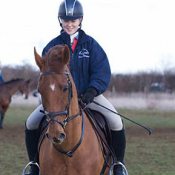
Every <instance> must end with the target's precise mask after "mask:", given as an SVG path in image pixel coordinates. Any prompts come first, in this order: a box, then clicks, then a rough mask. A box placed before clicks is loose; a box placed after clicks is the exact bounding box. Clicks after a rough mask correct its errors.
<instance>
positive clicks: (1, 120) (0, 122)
mask: <svg viewBox="0 0 175 175" xmlns="http://www.w3.org/2000/svg"><path fill="white" fill-rule="evenodd" d="M0 115H1V118H0V129H2V128H3V127H2V123H3V120H4V113H3V112H2V111H0Z"/></svg>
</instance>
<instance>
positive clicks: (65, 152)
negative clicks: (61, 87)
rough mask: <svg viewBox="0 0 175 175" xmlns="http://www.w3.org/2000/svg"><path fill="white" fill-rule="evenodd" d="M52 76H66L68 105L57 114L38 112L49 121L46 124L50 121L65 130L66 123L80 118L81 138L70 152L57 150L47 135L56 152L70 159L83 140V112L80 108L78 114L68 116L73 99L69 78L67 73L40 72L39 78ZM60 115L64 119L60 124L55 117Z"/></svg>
mask: <svg viewBox="0 0 175 175" xmlns="http://www.w3.org/2000/svg"><path fill="white" fill-rule="evenodd" d="M52 74H65V75H66V76H67V83H68V90H69V92H68V104H67V106H66V108H65V110H63V111H57V112H47V111H46V110H44V111H40V112H42V113H44V114H45V115H46V116H48V117H49V119H47V122H48V124H49V123H50V122H51V121H54V122H57V123H59V124H60V125H61V126H62V127H63V129H65V127H66V125H67V123H68V122H69V121H71V120H72V119H74V118H76V117H77V116H82V133H81V138H80V140H79V142H78V143H77V144H76V145H75V146H74V147H73V148H72V149H71V150H70V151H65V150H62V149H60V148H57V147H56V145H55V144H54V142H53V141H52V139H51V137H50V136H49V134H47V135H46V136H47V138H48V139H49V140H50V141H51V142H52V144H53V146H54V148H55V149H56V150H57V151H58V152H61V153H63V154H66V155H68V156H69V157H72V156H73V152H74V151H75V150H76V149H77V148H78V147H79V146H80V144H81V142H82V140H83V136H84V115H83V111H82V109H81V108H80V112H78V113H77V114H75V115H73V116H71V117H70V116H69V109H70V102H71V99H72V97H73V94H72V83H71V81H70V78H69V73H68V72H67V71H61V72H60V73H57V72H41V73H40V76H43V75H52ZM62 115H65V116H66V117H65V119H64V121H63V122H62V121H61V120H60V119H57V118H55V117H58V116H62Z"/></svg>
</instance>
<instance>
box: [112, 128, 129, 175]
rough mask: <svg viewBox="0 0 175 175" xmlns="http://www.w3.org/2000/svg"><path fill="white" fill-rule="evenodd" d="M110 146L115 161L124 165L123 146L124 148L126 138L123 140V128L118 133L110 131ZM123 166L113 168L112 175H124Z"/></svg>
mask: <svg viewBox="0 0 175 175" xmlns="http://www.w3.org/2000/svg"><path fill="white" fill-rule="evenodd" d="M111 135H112V146H113V149H114V152H115V155H116V157H117V161H119V162H121V163H122V164H123V163H124V155H125V146H126V138H125V129H124V128H123V129H122V130H120V131H112V130H111ZM124 172H125V171H124V169H123V166H122V165H120V164H118V165H115V166H114V175H125V173H124Z"/></svg>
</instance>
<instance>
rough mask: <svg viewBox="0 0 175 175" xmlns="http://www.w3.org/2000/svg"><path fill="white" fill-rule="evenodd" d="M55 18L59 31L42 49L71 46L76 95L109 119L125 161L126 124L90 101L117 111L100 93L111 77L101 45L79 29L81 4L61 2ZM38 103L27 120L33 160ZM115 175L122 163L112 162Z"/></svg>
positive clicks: (120, 174)
mask: <svg viewBox="0 0 175 175" xmlns="http://www.w3.org/2000/svg"><path fill="white" fill-rule="evenodd" d="M58 20H59V23H60V26H61V27H62V30H61V34H60V35H59V36H57V37H56V38H54V39H53V40H51V41H50V42H49V43H48V44H47V46H46V47H45V48H44V49H43V53H42V55H44V54H45V53H46V52H47V51H48V50H49V49H50V48H52V47H53V46H55V45H58V44H62V45H65V44H67V45H68V46H69V50H70V53H71V54H70V55H71V58H70V63H69V67H70V71H71V74H72V77H73V79H74V82H75V85H76V88H77V92H78V96H79V97H81V98H82V101H83V102H84V103H86V104H88V107H89V108H91V109H94V110H98V111H100V112H102V113H103V114H104V116H105V117H106V118H107V120H108V121H109V126H110V129H111V133H112V145H113V148H114V151H115V154H116V157H117V160H118V161H120V162H122V163H124V153H125V143H126V139H125V128H124V124H123V122H122V120H121V118H120V116H118V115H116V114H113V113H112V112H109V111H108V110H106V109H104V108H102V107H100V106H98V105H96V104H95V103H93V102H92V101H93V100H94V101H95V102H98V103H100V104H101V105H103V106H106V107H107V108H109V109H111V110H113V111H116V110H115V108H114V107H113V106H112V105H111V104H110V103H109V101H108V100H107V99H106V98H105V97H104V96H103V95H102V93H103V92H104V91H106V89H107V87H108V84H109V81H110V77H111V72H110V66H109V62H108V58H107V56H106V54H105V52H104V50H103V49H102V47H101V46H100V45H99V44H98V43H97V41H95V40H94V39H93V38H92V37H90V36H89V35H86V33H85V32H84V31H83V30H82V29H81V24H82V21H83V7H82V5H81V3H80V2H79V1H77V0H65V1H63V2H62V3H61V4H60V7H59V12H58ZM40 110H43V106H42V105H40V106H39V107H38V108H36V109H35V111H34V112H33V113H32V114H31V115H30V116H29V118H28V119H27V121H26V147H27V150H28V155H29V160H30V161H33V159H34V156H35V153H36V152H37V143H38V138H37V129H38V126H39V123H40V121H41V119H42V118H43V114H42V113H41V112H40ZM37 173H38V172H37V167H36V166H31V170H30V173H29V175H37ZM114 175H124V170H123V166H121V165H120V164H118V165H115V167H114Z"/></svg>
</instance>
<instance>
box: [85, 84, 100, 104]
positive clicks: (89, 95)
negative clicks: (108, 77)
mask: <svg viewBox="0 0 175 175" xmlns="http://www.w3.org/2000/svg"><path fill="white" fill-rule="evenodd" d="M96 95H97V91H96V89H95V88H93V87H91V88H89V89H88V90H87V91H86V92H85V93H84V94H83V95H82V102H83V103H86V104H88V103H92V101H93V99H94V97H95V96H96Z"/></svg>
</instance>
